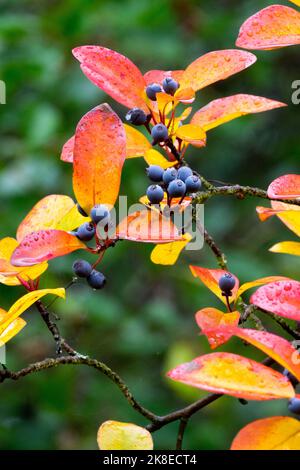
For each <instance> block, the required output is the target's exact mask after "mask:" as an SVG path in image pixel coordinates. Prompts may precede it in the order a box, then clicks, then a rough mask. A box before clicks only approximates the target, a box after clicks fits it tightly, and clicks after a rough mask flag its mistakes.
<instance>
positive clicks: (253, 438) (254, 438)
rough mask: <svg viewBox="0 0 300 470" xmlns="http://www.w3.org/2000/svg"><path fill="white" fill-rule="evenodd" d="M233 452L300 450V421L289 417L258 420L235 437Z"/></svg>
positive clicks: (232, 446)
mask: <svg viewBox="0 0 300 470" xmlns="http://www.w3.org/2000/svg"><path fill="white" fill-rule="evenodd" d="M230 449H231V450H300V421H298V420H297V419H294V418H290V417H289V416H271V417H270V418H264V419H258V420H256V421H253V422H252V423H250V424H247V426H245V427H244V428H242V429H241V430H240V431H239V432H238V434H237V435H236V436H235V438H234V440H233V442H232V444H231V448H230Z"/></svg>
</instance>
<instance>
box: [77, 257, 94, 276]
mask: <svg viewBox="0 0 300 470" xmlns="http://www.w3.org/2000/svg"><path fill="white" fill-rule="evenodd" d="M72 268H73V271H74V273H75V274H76V276H78V277H88V276H89V275H90V274H91V272H92V269H93V268H92V266H91V264H90V263H88V262H87V261H85V260H84V259H78V260H76V261H74V263H73V266H72Z"/></svg>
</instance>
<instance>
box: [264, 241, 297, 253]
mask: <svg viewBox="0 0 300 470" xmlns="http://www.w3.org/2000/svg"><path fill="white" fill-rule="evenodd" d="M269 251H272V252H273V253H285V254H287V255H294V256H300V242H280V243H276V244H275V245H273V246H272V247H271V248H270V249H269Z"/></svg>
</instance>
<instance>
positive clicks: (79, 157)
mask: <svg viewBox="0 0 300 470" xmlns="http://www.w3.org/2000/svg"><path fill="white" fill-rule="evenodd" d="M125 158H126V135H125V130H124V127H123V124H122V122H121V120H120V118H119V117H118V116H117V115H116V113H114V112H113V111H112V109H111V108H110V107H109V106H108V105H107V104H102V105H100V106H97V107H96V108H94V109H92V110H91V111H89V112H88V113H87V114H86V115H85V116H83V118H82V119H81V120H80V122H79V124H78V126H77V129H76V134H75V146H74V163H73V168H74V173H73V188H74V193H75V196H76V199H77V201H78V202H79V204H80V206H81V207H82V208H83V209H84V210H85V211H86V212H87V213H89V212H90V210H91V208H92V207H93V206H94V205H95V204H106V205H108V206H113V205H114V204H115V202H116V199H117V197H118V194H119V188H120V181H121V173H122V167H123V163H124V160H125Z"/></svg>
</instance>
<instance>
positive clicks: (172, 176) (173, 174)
mask: <svg viewBox="0 0 300 470" xmlns="http://www.w3.org/2000/svg"><path fill="white" fill-rule="evenodd" d="M176 178H177V170H175V168H167V169H166V170H165V171H164V174H163V182H164V183H165V184H166V185H168V184H169V183H171V181H173V180H176Z"/></svg>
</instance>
